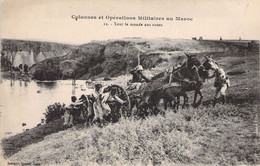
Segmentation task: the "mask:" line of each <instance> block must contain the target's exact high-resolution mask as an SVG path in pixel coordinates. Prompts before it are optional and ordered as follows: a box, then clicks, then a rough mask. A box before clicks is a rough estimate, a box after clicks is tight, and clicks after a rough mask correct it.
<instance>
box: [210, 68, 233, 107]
mask: <svg viewBox="0 0 260 166" xmlns="http://www.w3.org/2000/svg"><path fill="white" fill-rule="evenodd" d="M214 87H215V88H216V93H215V96H214V100H213V106H215V105H216V103H217V100H218V98H219V97H221V100H222V103H223V104H224V103H225V102H226V90H227V89H228V87H230V80H229V78H228V77H227V76H226V74H225V71H224V70H223V69H222V68H220V67H218V68H217V69H216V70H215V82H214Z"/></svg>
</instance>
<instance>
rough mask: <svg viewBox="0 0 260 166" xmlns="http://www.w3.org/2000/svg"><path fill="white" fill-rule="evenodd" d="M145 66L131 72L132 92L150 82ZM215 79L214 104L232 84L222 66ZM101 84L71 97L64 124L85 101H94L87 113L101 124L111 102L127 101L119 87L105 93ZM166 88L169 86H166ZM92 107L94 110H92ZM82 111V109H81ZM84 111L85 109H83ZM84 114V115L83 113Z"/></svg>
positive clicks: (139, 66)
mask: <svg viewBox="0 0 260 166" xmlns="http://www.w3.org/2000/svg"><path fill="white" fill-rule="evenodd" d="M180 67H181V66H180V65H179V66H173V67H172V68H171V69H169V70H166V71H165V76H164V77H167V76H169V75H170V78H171V76H172V73H173V72H175V71H176V70H178V69H179V68H180ZM142 71H143V67H142V66H141V65H138V66H137V67H136V68H134V69H133V70H132V71H131V72H130V73H131V74H132V76H133V77H132V80H131V81H130V84H129V87H130V88H129V87H128V89H132V90H133V91H132V92H131V93H136V92H137V91H139V90H140V89H142V86H144V85H145V84H146V83H148V82H150V80H149V79H148V78H147V77H146V76H145V75H144V74H143V72H142ZM214 72H215V81H214V87H215V88H216V91H215V96H214V99H213V106H215V104H216V103H217V100H218V98H220V97H221V99H222V100H223V101H225V97H226V90H227V88H228V87H229V86H230V81H229V79H228V77H227V76H226V74H225V72H224V70H223V69H222V68H221V67H218V68H217V69H216V70H215V71H214ZM170 84H171V79H170V80H169V85H170ZM102 88H103V87H102V85H101V84H95V88H94V89H95V90H94V92H93V93H92V94H90V95H87V96H86V95H82V96H81V98H80V99H79V100H77V98H76V96H72V97H71V104H70V105H69V106H68V107H67V110H66V111H65V113H64V116H63V117H64V126H67V127H68V126H72V125H73V121H74V120H73V119H75V117H79V116H80V114H81V113H80V112H79V111H78V113H77V111H75V110H80V108H81V106H82V105H84V101H88V102H89V101H92V105H89V104H88V108H87V109H88V110H87V112H88V114H89V113H91V112H92V115H85V117H87V116H92V117H93V118H92V120H91V121H92V123H94V122H95V121H97V120H99V122H100V124H104V121H105V120H104V117H107V116H109V114H110V113H111V108H110V106H109V103H110V102H117V103H119V104H121V105H123V104H124V103H125V102H126V101H123V100H122V99H120V98H119V97H118V96H117V89H116V88H115V87H114V88H111V89H110V91H109V92H106V93H103V90H102ZM164 88H167V86H164ZM89 103H91V102H89ZM91 109H92V110H91ZM81 112H82V111H81ZM83 113H84V111H83ZM83 116H84V115H83Z"/></svg>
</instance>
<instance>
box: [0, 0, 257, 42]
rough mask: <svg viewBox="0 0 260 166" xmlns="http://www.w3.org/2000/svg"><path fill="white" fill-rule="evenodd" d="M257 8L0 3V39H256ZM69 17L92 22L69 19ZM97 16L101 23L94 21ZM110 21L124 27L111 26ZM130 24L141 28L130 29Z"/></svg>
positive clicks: (193, 1) (243, 1)
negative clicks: (125, 17) (156, 19)
mask: <svg viewBox="0 0 260 166" xmlns="http://www.w3.org/2000/svg"><path fill="white" fill-rule="evenodd" d="M259 7H260V1H259V0H171V1H166V0H161V1H159V0H149V1H145V0H139V1H137V0H120V1H119V0H110V1H107V0H84V1H83V0H23V1H21V0H2V1H1V38H8V39H22V40H40V41H51V42H59V43H69V44H83V43H87V42H90V41H92V40H107V39H120V38H124V37H143V38H159V37H169V38H184V39H191V38H192V37H197V38H198V37H200V36H202V37H203V38H204V39H219V38H220V36H221V37H222V38H223V40H224V39H238V38H239V37H241V38H242V39H249V40H259V39H260V16H259V15H260V14H259ZM72 15H75V16H78V15H81V16H96V17H97V19H77V20H75V19H73V18H72ZM99 16H103V19H98V17H99ZM106 16H112V17H113V16H127V17H136V18H137V17H138V16H150V17H154V16H156V17H163V18H165V19H166V18H167V17H172V18H173V19H174V20H173V21H166V20H163V21H147V20H146V21H143V20H134V21H129V20H116V21H110V20H107V19H105V18H106ZM175 17H183V18H192V21H175ZM114 22H117V23H122V24H123V25H124V26H115V25H114V24H115V23H114ZM104 23H107V24H108V25H109V26H104ZM125 23H128V26H125ZM130 23H136V24H139V23H141V24H143V26H130ZM144 24H151V26H144ZM153 24H161V25H162V26H152V25H153Z"/></svg>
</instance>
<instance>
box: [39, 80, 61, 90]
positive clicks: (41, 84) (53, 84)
mask: <svg viewBox="0 0 260 166" xmlns="http://www.w3.org/2000/svg"><path fill="white" fill-rule="evenodd" d="M36 84H37V85H38V86H39V87H41V88H47V89H54V88H55V87H56V86H57V82H56V81H54V82H36Z"/></svg>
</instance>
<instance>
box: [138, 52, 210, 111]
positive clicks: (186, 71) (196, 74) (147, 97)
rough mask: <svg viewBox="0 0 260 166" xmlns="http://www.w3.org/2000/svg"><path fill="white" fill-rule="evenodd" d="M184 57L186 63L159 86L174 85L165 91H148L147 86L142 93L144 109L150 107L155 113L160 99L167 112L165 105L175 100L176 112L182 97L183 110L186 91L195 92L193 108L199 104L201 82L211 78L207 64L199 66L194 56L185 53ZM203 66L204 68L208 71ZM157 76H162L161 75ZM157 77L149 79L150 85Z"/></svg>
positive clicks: (162, 89) (199, 63) (161, 89)
mask: <svg viewBox="0 0 260 166" xmlns="http://www.w3.org/2000/svg"><path fill="white" fill-rule="evenodd" d="M185 55H186V56H187V58H188V59H187V61H186V62H185V63H184V64H183V65H182V66H181V67H180V68H178V69H176V70H174V71H173V73H172V74H171V75H170V76H169V77H168V78H167V79H165V81H164V82H162V83H161V86H162V85H163V84H165V83H167V82H172V84H175V85H170V86H169V87H168V88H165V89H164V88H160V89H155V88H154V89H152V90H150V91H149V86H148V88H146V91H147V92H146V91H144V93H143V95H142V96H143V98H142V102H143V103H146V104H144V108H146V109H147V108H149V107H150V108H151V109H153V110H154V111H157V107H156V105H157V104H158V101H159V99H161V98H162V99H163V100H164V109H165V110H167V103H171V102H172V101H175V98H177V104H176V101H175V102H174V103H175V104H174V105H175V106H177V110H178V107H179V103H180V96H183V97H184V103H183V106H182V107H183V108H184V106H185V104H186V102H188V97H187V94H186V92H187V91H195V95H194V101H193V106H194V107H197V106H199V105H200V104H201V101H202V98H203V96H202V93H201V91H200V90H201V88H202V85H203V82H205V80H206V79H208V78H212V76H209V69H208V66H209V64H208V61H205V62H204V63H203V64H202V65H201V62H200V61H199V60H198V59H197V58H196V55H188V54H186V53H185ZM204 66H206V67H207V69H208V70H207V69H206V68H205V67H204ZM158 75H160V76H162V74H161V73H160V74H158ZM158 75H156V76H155V77H154V78H152V79H151V80H152V82H151V83H150V84H151V85H153V84H154V83H155V82H156V80H158V79H160V78H161V77H158ZM170 77H171V78H170ZM213 77H214V76H213ZM155 78H156V79H155ZM169 79H171V80H172V81H169ZM151 85H150V86H151ZM197 95H200V99H199V101H198V102H197V103H196V100H197ZM149 105H150V106H149Z"/></svg>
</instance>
